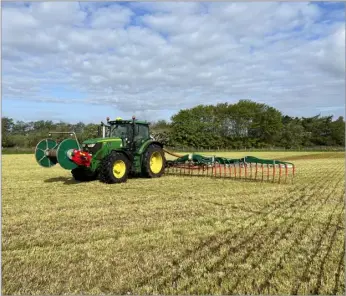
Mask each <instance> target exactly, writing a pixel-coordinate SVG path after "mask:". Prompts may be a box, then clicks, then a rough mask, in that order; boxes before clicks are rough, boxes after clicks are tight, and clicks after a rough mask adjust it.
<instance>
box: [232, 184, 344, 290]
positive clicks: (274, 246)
mask: <svg viewBox="0 0 346 296" xmlns="http://www.w3.org/2000/svg"><path fill="white" fill-rule="evenodd" d="M337 184H338V182H337ZM337 184H336V185H335V187H334V188H336V186H337ZM325 188H326V187H325ZM332 193H333V190H332V192H331V193H329V195H328V196H327V197H326V199H325V200H324V202H323V203H322V204H321V205H320V207H319V209H321V208H322V207H323V205H325V204H326V203H327V201H328V200H329V199H330V197H331V196H332ZM310 206H311V205H310V204H306V206H305V207H304V209H299V211H300V216H299V217H295V216H294V213H295V212H297V210H298V209H297V208H296V209H295V211H294V213H292V214H291V215H290V216H289V217H286V218H285V221H284V222H283V223H280V225H281V224H284V223H285V222H287V221H288V220H292V219H293V221H292V222H291V223H290V224H289V225H288V226H287V227H286V230H285V231H284V232H283V233H282V234H281V235H280V236H279V237H277V238H275V239H273V240H272V241H271V243H270V244H269V245H266V246H265V247H263V248H261V250H265V251H264V252H263V253H262V255H261V257H260V258H259V260H257V264H256V265H252V267H253V268H257V267H259V266H260V265H261V264H264V262H265V261H269V257H270V256H269V257H268V255H270V253H273V252H274V250H276V249H277V248H280V246H279V245H278V243H279V242H280V241H281V240H282V239H284V238H285V237H287V234H288V233H290V232H291V230H292V228H293V226H295V225H297V224H296V219H297V218H300V217H301V216H302V215H303V214H304V212H305V210H307V209H308V208H309V207H310ZM317 214H318V210H317V211H316V212H315V214H314V215H313V217H312V219H313V218H315V217H316V216H317ZM311 224H312V223H310V224H309V223H308V224H307V225H305V226H310V225H311ZM276 228H278V227H276ZM307 229H308V228H307V227H305V228H304V229H303V232H302V233H305V232H306V231H307ZM302 233H301V235H300V236H302ZM272 234H274V233H270V235H272ZM269 237H270V236H269ZM265 239H267V237H265V238H264V240H265ZM294 246H295V245H294V243H293V244H292V246H291V247H294ZM258 247H260V245H257V246H256V248H258ZM251 249H252V251H254V248H251ZM291 249H292V248H290V250H291ZM285 254H286V253H285ZM249 255H250V254H248V256H247V257H246V258H244V260H246V259H247V258H248V257H249ZM257 258H258V256H257ZM282 258H284V256H282ZM280 259H281V258H280ZM243 262H244V261H243ZM278 266H281V267H282V265H281V260H280V262H279V264H278ZM247 277H248V275H242V276H238V277H237V281H236V283H235V284H234V285H233V286H232V287H231V288H230V291H228V292H230V293H236V292H237V291H236V290H237V288H238V285H239V284H240V282H241V281H242V280H244V279H245V278H247ZM270 278H271V277H270ZM270 278H269V279H267V280H265V282H268V283H269V280H270ZM263 288H264V284H263V283H262V284H261V285H260V289H259V291H258V293H264V291H263ZM268 293H269V292H268Z"/></svg>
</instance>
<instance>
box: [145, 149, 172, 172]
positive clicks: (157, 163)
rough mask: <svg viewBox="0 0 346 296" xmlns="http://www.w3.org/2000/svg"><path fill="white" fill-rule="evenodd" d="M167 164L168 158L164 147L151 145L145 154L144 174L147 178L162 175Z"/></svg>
mask: <svg viewBox="0 0 346 296" xmlns="http://www.w3.org/2000/svg"><path fill="white" fill-rule="evenodd" d="M165 166H166V158H165V153H164V151H163V149H162V148H161V147H160V146H158V145H150V146H149V147H148V149H147V151H146V152H145V154H144V159H143V167H142V171H143V175H144V176H145V177H147V178H158V177H161V176H162V175H163V173H164V171H165Z"/></svg>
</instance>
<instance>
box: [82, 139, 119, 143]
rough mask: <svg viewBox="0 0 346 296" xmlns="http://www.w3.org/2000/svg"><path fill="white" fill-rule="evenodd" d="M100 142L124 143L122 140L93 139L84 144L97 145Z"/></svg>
mask: <svg viewBox="0 0 346 296" xmlns="http://www.w3.org/2000/svg"><path fill="white" fill-rule="evenodd" d="M98 142H119V143H122V140H121V139H120V138H93V139H88V140H85V141H84V142H83V145H84V144H96V143H98Z"/></svg>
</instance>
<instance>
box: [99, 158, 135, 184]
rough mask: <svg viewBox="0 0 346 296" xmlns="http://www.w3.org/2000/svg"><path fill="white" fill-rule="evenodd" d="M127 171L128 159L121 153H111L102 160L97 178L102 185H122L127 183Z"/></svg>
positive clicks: (128, 169) (128, 166)
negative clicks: (98, 177)
mask: <svg viewBox="0 0 346 296" xmlns="http://www.w3.org/2000/svg"><path fill="white" fill-rule="evenodd" d="M129 171H130V162H129V159H128V158H127V157H126V156H125V155H124V154H123V153H116V152H112V153H110V154H109V155H107V156H106V157H105V158H104V159H103V160H102V162H101V165H100V174H99V176H100V180H101V181H102V182H104V183H109V184H113V183H123V182H126V181H127V178H128V175H129Z"/></svg>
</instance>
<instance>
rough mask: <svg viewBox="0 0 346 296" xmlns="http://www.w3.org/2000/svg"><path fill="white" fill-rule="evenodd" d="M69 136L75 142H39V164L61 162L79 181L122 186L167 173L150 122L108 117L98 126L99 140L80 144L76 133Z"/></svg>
mask: <svg viewBox="0 0 346 296" xmlns="http://www.w3.org/2000/svg"><path fill="white" fill-rule="evenodd" d="M52 134H53V132H52V133H50V136H51V135H52ZM56 134H61V133H59V132H56ZM69 134H70V135H71V136H74V139H73V138H68V139H65V140H63V141H61V142H59V143H58V142H57V141H55V140H53V139H52V138H49V139H45V140H42V141H41V142H39V143H38V144H37V146H36V150H35V157H36V161H37V162H38V163H39V164H40V165H41V166H43V167H52V166H54V165H55V164H57V163H59V164H60V166H61V167H63V168H64V169H67V170H71V172H72V175H73V177H74V179H75V180H77V181H91V180H95V179H100V180H101V181H102V182H104V183H122V182H126V181H127V179H128V177H129V176H131V175H132V176H143V177H147V178H157V177H161V176H162V175H163V173H164V171H165V166H166V159H165V154H164V150H163V144H162V143H160V142H158V141H155V140H154V139H152V138H151V137H150V133H149V123H147V122H145V121H139V120H136V119H135V117H133V118H132V120H123V119H121V118H117V119H115V120H109V118H107V123H106V124H104V123H101V125H100V126H99V132H98V134H99V135H98V138H94V139H88V140H86V141H84V142H83V143H82V144H81V145H80V144H79V142H78V139H77V137H76V134H75V133H74V132H72V133H69Z"/></svg>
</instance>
